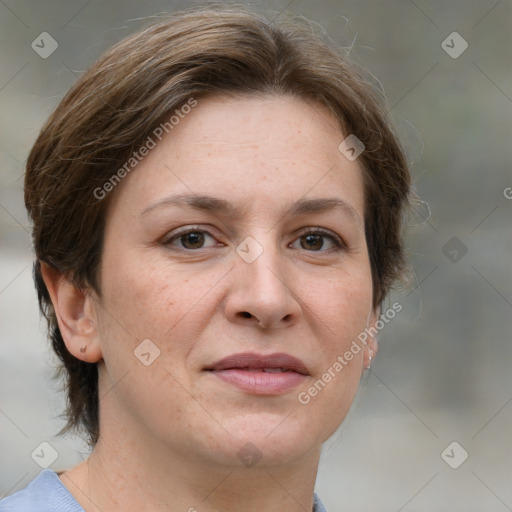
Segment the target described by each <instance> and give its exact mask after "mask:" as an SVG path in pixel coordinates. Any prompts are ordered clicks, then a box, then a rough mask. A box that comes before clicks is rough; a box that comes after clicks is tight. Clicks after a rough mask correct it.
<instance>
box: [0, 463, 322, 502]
mask: <svg viewBox="0 0 512 512" xmlns="http://www.w3.org/2000/svg"><path fill="white" fill-rule="evenodd" d="M0 512H84V509H83V508H82V507H81V506H80V505H79V504H78V502H77V501H76V500H75V498H73V495H72V494H71V493H70V492H69V491H68V489H67V487H66V486H65V485H64V484H63V483H62V482H61V480H60V478H59V476H58V475H57V473H55V471H52V470H51V469H44V470H43V471H41V473H39V475H38V476H37V477H36V478H35V479H34V480H32V482H30V484H29V485H28V486H27V487H26V488H25V489H23V490H21V491H18V492H15V493H14V494H12V495H11V496H8V497H7V498H4V499H3V500H0ZM313 512H327V511H326V510H325V507H324V506H323V505H322V502H321V501H320V498H319V497H318V496H317V495H316V494H315V495H314V498H313Z"/></svg>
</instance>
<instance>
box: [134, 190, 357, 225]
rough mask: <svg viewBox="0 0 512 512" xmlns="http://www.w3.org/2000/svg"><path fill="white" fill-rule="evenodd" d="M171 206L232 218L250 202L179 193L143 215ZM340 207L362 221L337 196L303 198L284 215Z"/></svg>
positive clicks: (145, 210) (302, 213)
mask: <svg viewBox="0 0 512 512" xmlns="http://www.w3.org/2000/svg"><path fill="white" fill-rule="evenodd" d="M169 206H181V207H183V206H185V207H188V208H192V209H194V210H200V211H204V212H210V213H214V214H218V215H225V216H227V217H231V218H240V217H243V216H244V214H245V213H247V210H248V206H249V205H248V204H247V203H246V204H245V205H243V206H241V207H238V206H235V205H233V204H232V203H230V202H229V201H226V200H225V199H221V198H219V197H213V196H207V195H197V194H177V195H173V196H169V197H165V198H163V199H160V200H158V201H156V202H154V203H152V204H150V205H149V206H147V207H146V208H144V210H143V211H142V213H141V214H140V215H141V216H143V215H146V214H147V213H149V212H152V211H153V210H157V209H160V208H165V207H169ZM333 209H338V210H342V211H343V212H345V213H346V214H348V215H349V216H350V217H352V218H353V219H354V220H356V221H358V222H359V223H362V221H361V218H360V216H359V214H358V213H357V211H356V210H355V208H354V207H353V206H351V205H350V204H349V203H347V202H346V201H344V200H343V199H340V198H337V197H320V198H314V199H306V198H302V199H299V200H298V201H296V202H294V203H292V204H291V205H290V206H289V207H288V208H287V209H286V210H285V211H283V215H284V216H299V215H307V214H311V213H322V212H325V211H329V210H333Z"/></svg>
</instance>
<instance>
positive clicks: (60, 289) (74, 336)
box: [41, 262, 102, 363]
mask: <svg viewBox="0 0 512 512" xmlns="http://www.w3.org/2000/svg"><path fill="white" fill-rule="evenodd" d="M41 274H42V276H43V279H44V282H45V284H46V288H47V289H48V292H49V294H50V297H51V299H52V304H53V309H54V310H55V315H56V317H57V322H58V324H59V329H60V332H61V334H62V338H63V339H64V343H65V344H66V348H67V349H68V351H69V353H70V354H72V355H73V356H75V357H76V358H77V359H80V360H82V361H86V362H88V363H96V362H97V361H99V360H100V359H101V358H102V352H101V346H100V343H99V338H98V331H97V322H96V311H95V308H94V304H93V300H94V299H93V297H92V295H91V294H90V293H89V292H88V291H84V290H79V289H78V288H76V287H75V286H74V285H73V284H72V283H71V282H70V281H69V280H68V279H67V278H66V277H65V276H63V275H62V274H60V273H59V272H57V270H55V269H54V268H53V267H51V266H49V265H48V264H46V263H43V262H41Z"/></svg>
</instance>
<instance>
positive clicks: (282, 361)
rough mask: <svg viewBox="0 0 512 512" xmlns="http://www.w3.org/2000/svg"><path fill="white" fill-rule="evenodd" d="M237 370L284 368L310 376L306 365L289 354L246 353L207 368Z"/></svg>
mask: <svg viewBox="0 0 512 512" xmlns="http://www.w3.org/2000/svg"><path fill="white" fill-rule="evenodd" d="M237 368H282V369H283V370H292V371H294V372H297V373H301V374H303V375H309V372H308V369H307V367H306V365H305V364H304V363H303V362H302V361H301V360H300V359H298V358H296V357H293V356H290V355H289V354H284V353H276V354H268V355H261V354H255V353H249V352H244V353H241V354H233V355H231V356H228V357H225V358H224V359H220V360H219V361H217V362H216V363H213V364H212V365H210V366H208V367H206V368H205V370H210V371H221V370H233V369H237Z"/></svg>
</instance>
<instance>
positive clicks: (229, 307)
mask: <svg viewBox="0 0 512 512" xmlns="http://www.w3.org/2000/svg"><path fill="white" fill-rule="evenodd" d="M236 258H237V261H236V263H235V268H234V269H233V271H232V272H231V273H230V274H231V279H232V284H231V287H230V291H229V293H228V295H227V298H226V300H225V302H224V308H225V315H226V317H227V319H228V320H229V321H230V322H233V323H237V324H242V325H254V326H258V327H261V328H264V329H271V328H276V329H278V328H285V327H290V326H291V325H293V324H295V323H296V322H297V320H298V319H299V318H300V316H301V310H302V308H301V304H300V302H299V300H298V298H297V295H296V293H295V291H294V290H293V289H292V283H291V279H290V277H291V276H290V272H287V271H286V268H285V262H284V261H282V256H280V255H279V252H278V250H275V251H263V253H262V254H261V255H260V256H259V257H258V258H257V259H256V260H255V261H253V262H252V263H247V262H245V261H244V260H242V259H241V258H239V257H238V256H236Z"/></svg>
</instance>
